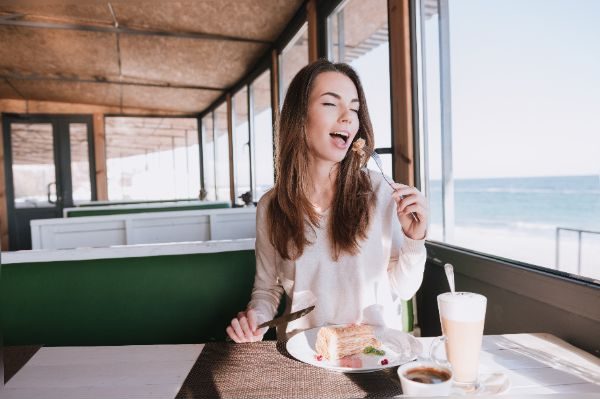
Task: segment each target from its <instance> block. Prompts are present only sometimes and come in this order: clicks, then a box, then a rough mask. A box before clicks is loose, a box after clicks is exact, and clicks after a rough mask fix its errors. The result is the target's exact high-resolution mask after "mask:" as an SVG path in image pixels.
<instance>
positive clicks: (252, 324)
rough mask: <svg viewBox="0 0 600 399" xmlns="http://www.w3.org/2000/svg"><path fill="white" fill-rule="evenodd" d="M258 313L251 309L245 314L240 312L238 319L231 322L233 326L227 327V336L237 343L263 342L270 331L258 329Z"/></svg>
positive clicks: (264, 328)
mask: <svg viewBox="0 0 600 399" xmlns="http://www.w3.org/2000/svg"><path fill="white" fill-rule="evenodd" d="M257 325H258V323H257V321H256V311H255V310H254V309H249V310H247V311H245V312H239V313H238V314H237V317H236V318H234V319H233V320H231V324H230V325H229V326H228V327H227V329H226V330H225V331H227V335H229V338H231V339H232V340H234V341H235V342H237V343H238V344H239V343H242V342H256V341H262V339H263V336H264V335H265V333H266V332H267V330H268V329H269V328H268V327H263V328H261V329H257Z"/></svg>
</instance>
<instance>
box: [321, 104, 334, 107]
mask: <svg viewBox="0 0 600 399" xmlns="http://www.w3.org/2000/svg"><path fill="white" fill-rule="evenodd" d="M323 105H327V106H328V107H335V104H333V103H323Z"/></svg>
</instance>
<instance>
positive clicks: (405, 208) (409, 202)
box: [392, 183, 429, 240]
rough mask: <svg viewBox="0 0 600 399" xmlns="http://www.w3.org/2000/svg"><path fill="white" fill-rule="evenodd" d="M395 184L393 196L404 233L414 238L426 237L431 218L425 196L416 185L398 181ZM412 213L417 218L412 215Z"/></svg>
mask: <svg viewBox="0 0 600 399" xmlns="http://www.w3.org/2000/svg"><path fill="white" fill-rule="evenodd" d="M393 186H394V189H395V191H394V193H393V194H392V197H393V198H394V201H396V212H397V213H398V220H399V221H400V225H401V226H402V230H403V231H404V234H405V235H406V236H407V237H408V238H412V239H413V240H422V239H424V238H425V234H426V233H427V221H428V220H429V208H428V207H427V200H426V199H425V196H424V195H423V194H421V192H420V191H419V190H417V189H416V188H414V187H409V186H405V185H404V184H398V183H394V184H393ZM412 213H414V214H415V215H416V218H414V217H413V215H411V214H412ZM415 219H416V220H415Z"/></svg>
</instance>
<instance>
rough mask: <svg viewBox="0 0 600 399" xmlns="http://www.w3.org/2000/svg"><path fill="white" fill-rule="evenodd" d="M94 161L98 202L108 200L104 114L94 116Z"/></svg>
mask: <svg viewBox="0 0 600 399" xmlns="http://www.w3.org/2000/svg"><path fill="white" fill-rule="evenodd" d="M94 158H95V159H94V161H95V165H96V195H97V197H98V198H97V200H98V201H107V200H108V178H107V175H106V136H105V133H104V114H100V113H95V114H94Z"/></svg>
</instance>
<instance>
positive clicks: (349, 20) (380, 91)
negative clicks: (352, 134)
mask: <svg viewBox="0 0 600 399" xmlns="http://www.w3.org/2000/svg"><path fill="white" fill-rule="evenodd" d="M327 31H328V32H329V35H328V56H329V59H330V60H332V61H333V62H345V63H347V64H350V65H351V66H352V67H353V68H354V69H355V70H356V72H357V73H358V75H359V76H360V80H361V83H362V85H363V89H364V91H365V96H366V98H367V105H368V106H369V114H370V116H371V123H372V124H373V131H374V134H375V147H376V149H377V152H379V153H381V161H382V163H383V168H384V171H385V173H386V174H387V175H389V176H392V154H391V153H392V151H391V147H392V127H391V124H392V119H391V111H390V107H391V105H390V71H389V64H390V61H389V29H388V15H387V1H386V0H370V1H368V2H367V1H360V0H349V1H345V2H343V3H342V4H341V5H340V7H338V8H337V9H336V10H335V11H334V12H333V13H331V15H330V16H329V17H328V18H327ZM368 166H369V168H372V169H375V170H378V169H377V166H376V165H375V163H374V162H373V161H372V160H371V161H369V165H368Z"/></svg>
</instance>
